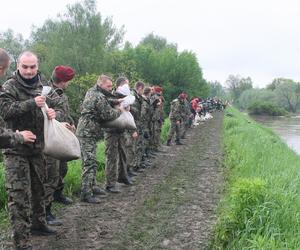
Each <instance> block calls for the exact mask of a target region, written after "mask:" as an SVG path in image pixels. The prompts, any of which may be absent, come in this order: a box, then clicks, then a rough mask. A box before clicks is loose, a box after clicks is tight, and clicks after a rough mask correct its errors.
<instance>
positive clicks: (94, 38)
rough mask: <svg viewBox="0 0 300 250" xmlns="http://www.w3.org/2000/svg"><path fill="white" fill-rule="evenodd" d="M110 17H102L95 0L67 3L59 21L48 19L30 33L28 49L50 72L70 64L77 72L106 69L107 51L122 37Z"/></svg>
mask: <svg viewBox="0 0 300 250" xmlns="http://www.w3.org/2000/svg"><path fill="white" fill-rule="evenodd" d="M123 34H124V30H123V28H121V29H117V28H116V27H115V26H114V24H113V22H112V19H111V18H105V19H103V18H102V17H101V15H100V13H99V12H97V8H96V2H95V1H93V0H85V1H83V2H81V3H75V4H73V5H68V6H67V10H66V12H65V13H63V14H61V15H59V18H58V20H51V19H49V20H47V21H46V22H45V23H44V25H43V26H42V27H40V28H35V30H34V31H33V32H32V35H31V48H32V50H34V51H35V52H36V53H37V54H38V55H39V56H40V57H41V58H42V63H41V64H40V68H41V70H42V72H43V73H44V74H46V75H47V76H49V75H50V73H51V72H52V69H53V68H54V67H55V66H56V65H62V64H64V65H70V66H72V67H73V68H74V69H75V70H76V72H77V74H79V75H84V74H86V73H97V74H99V72H105V71H106V68H107V65H106V62H107V60H106V58H107V57H108V56H109V55H108V54H109V51H112V50H114V49H117V48H118V46H119V45H120V43H121V41H122V38H123Z"/></svg>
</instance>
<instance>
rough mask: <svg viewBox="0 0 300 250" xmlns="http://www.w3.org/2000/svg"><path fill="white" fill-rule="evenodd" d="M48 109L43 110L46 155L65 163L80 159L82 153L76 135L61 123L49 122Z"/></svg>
mask: <svg viewBox="0 0 300 250" xmlns="http://www.w3.org/2000/svg"><path fill="white" fill-rule="evenodd" d="M47 108H48V107H47V105H46V106H45V107H43V108H42V112H43V115H44V140H45V147H44V151H43V152H44V154H46V155H48V156H51V157H53V158H55V159H58V160H63V161H70V160H75V159H79V158H80V156H81V151H80V144H79V141H78V139H77V137H76V135H75V134H74V133H72V132H71V131H70V130H69V129H67V128H66V127H65V126H64V125H63V124H62V123H60V122H59V121H57V120H55V119H52V120H49V119H48V117H47V114H46V110H47Z"/></svg>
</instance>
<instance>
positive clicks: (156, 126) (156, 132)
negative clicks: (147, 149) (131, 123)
mask: <svg viewBox="0 0 300 250" xmlns="http://www.w3.org/2000/svg"><path fill="white" fill-rule="evenodd" d="M152 131H153V142H152V148H153V149H154V150H157V149H158V147H159V146H160V144H161V143H160V133H161V124H160V123H159V122H154V123H153V129H152Z"/></svg>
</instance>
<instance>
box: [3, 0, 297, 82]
mask: <svg viewBox="0 0 300 250" xmlns="http://www.w3.org/2000/svg"><path fill="white" fill-rule="evenodd" d="M74 2H77V1H76V0H51V1H50V0H46V1H34V0H26V1H21V0H19V1H18V0H9V1H5V2H3V3H1V14H0V32H2V31H5V30H7V29H8V28H11V29H13V30H14V31H15V33H21V34H23V36H24V37H25V38H28V37H29V34H30V31H31V27H32V25H35V26H41V25H42V24H43V22H44V21H45V20H46V19H47V18H55V17H56V15H57V14H58V13H61V12H63V11H64V10H65V6H66V4H69V3H74ZM98 11H100V13H101V14H102V16H104V17H106V16H112V17H113V21H114V23H115V24H116V26H117V27H120V26H122V25H124V26H125V29H126V34H125V40H128V41H130V42H131V43H133V44H134V45H136V44H137V43H138V42H139V41H140V40H141V39H142V38H143V37H144V36H146V35H147V34H149V33H150V32H153V33H154V34H155V35H159V36H162V37H165V38H166V39H167V40H168V42H172V43H176V44H177V45H178V48H179V50H180V51H182V50H191V51H193V52H195V53H196V55H197V57H198V60H199V64H200V66H201V67H202V69H203V73H204V78H205V79H207V80H209V81H211V80H218V81H220V82H221V83H222V84H224V82H225V80H226V79H227V77H228V75H229V74H235V75H236V74H239V75H241V76H242V77H247V76H250V77H251V78H252V80H253V82H254V86H259V87H263V86H265V85H266V84H268V83H270V82H271V81H272V79H274V78H275V77H286V78H291V79H294V80H295V81H299V82H300V32H299V29H300V1H297V0H185V1H184V0H98Z"/></svg>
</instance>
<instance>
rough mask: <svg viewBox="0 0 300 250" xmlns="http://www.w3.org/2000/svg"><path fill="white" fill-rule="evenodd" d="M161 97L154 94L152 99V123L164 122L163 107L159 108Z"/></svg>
mask: <svg viewBox="0 0 300 250" xmlns="http://www.w3.org/2000/svg"><path fill="white" fill-rule="evenodd" d="M160 99H161V95H160V94H153V95H152V96H151V98H150V104H151V106H152V110H153V112H152V122H159V123H161V122H162V119H163V117H162V116H163V113H162V107H161V106H157V103H158V102H159V101H160Z"/></svg>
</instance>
